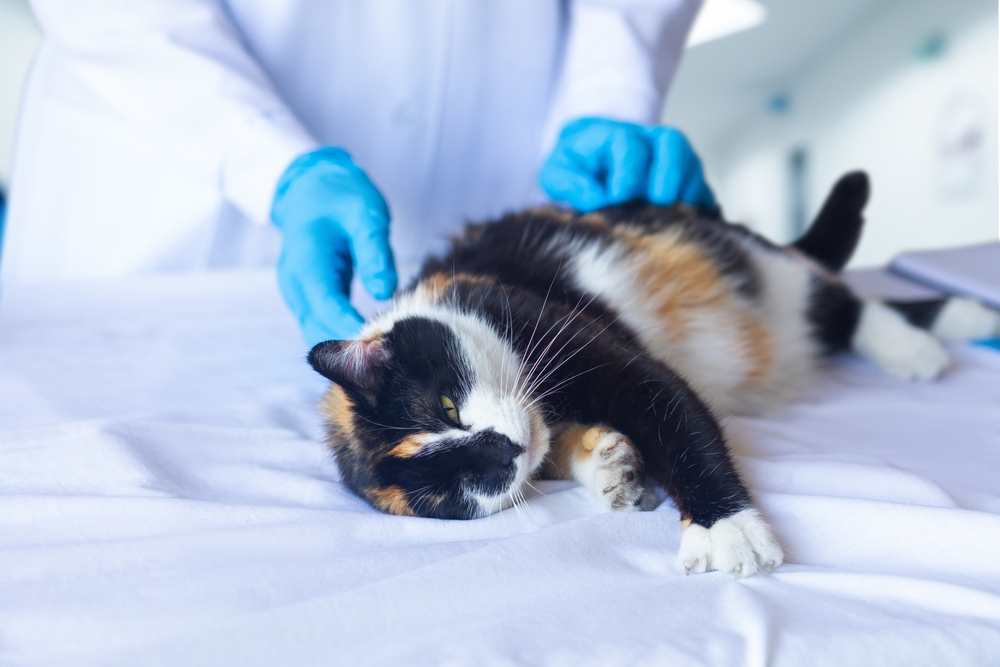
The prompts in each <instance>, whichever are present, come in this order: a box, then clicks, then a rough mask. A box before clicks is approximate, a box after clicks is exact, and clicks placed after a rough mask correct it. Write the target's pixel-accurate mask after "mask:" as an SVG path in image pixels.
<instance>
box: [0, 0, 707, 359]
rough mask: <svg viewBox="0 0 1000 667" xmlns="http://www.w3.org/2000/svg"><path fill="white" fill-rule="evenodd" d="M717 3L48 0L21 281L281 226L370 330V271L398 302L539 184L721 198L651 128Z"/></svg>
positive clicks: (129, 263)
mask: <svg viewBox="0 0 1000 667" xmlns="http://www.w3.org/2000/svg"><path fill="white" fill-rule="evenodd" d="M699 5H700V0H563V1H559V0H479V1H476V2H468V1H461V0H438V1H434V2H431V1H427V2H413V0H363V1H362V0H143V1H142V2H134V1H132V0H92V1H89V2H80V0H33V2H32V6H33V8H34V11H35V14H36V16H37V19H38V21H39V23H40V25H41V26H42V30H43V33H44V40H43V43H42V46H41V49H40V51H39V53H38V55H37V57H36V60H35V62H34V65H33V68H32V71H31V75H30V77H29V81H28V83H27V88H26V92H25V99H24V103H23V108H22V113H21V117H20V118H21V119H20V132H19V139H18V143H17V148H16V160H15V164H14V170H13V177H12V197H11V201H10V209H9V216H10V217H9V221H8V234H7V239H6V244H5V245H6V247H5V253H4V258H3V259H4V261H3V262H2V271H3V280H4V281H5V282H7V281H15V282H26V281H32V280H41V279H46V280H51V279H72V278H81V277H99V276H113V275H127V274H134V273H140V272H151V271H161V270H183V269H194V268H203V267H213V266H215V267H223V266H239V265H248V264H253V263H255V262H256V263H260V262H261V261H262V258H264V257H267V256H268V252H267V248H268V238H267V235H268V234H272V235H275V232H274V229H277V230H278V232H280V237H281V238H280V245H281V252H280V258H279V259H278V277H279V284H280V287H281V291H282V293H283V295H284V297H285V299H286V300H287V302H288V304H289V306H290V307H291V309H292V311H293V312H294V314H295V315H296V317H297V318H298V320H299V322H300V324H301V326H302V330H303V333H304V335H305V338H306V339H307V341H308V342H309V343H310V344H312V343H316V342H318V341H321V340H326V339H331V338H341V339H342V338H348V337H351V336H353V335H354V334H355V333H356V332H357V331H358V329H359V327H360V325H361V323H362V318H361V316H360V315H359V314H358V312H357V311H356V310H355V308H354V306H352V304H351V302H350V300H349V292H350V284H351V280H352V277H353V275H354V274H355V273H357V274H358V275H359V277H360V279H361V282H362V284H363V285H364V287H365V288H366V289H367V291H368V292H369V293H370V294H371V295H373V296H374V297H376V298H379V299H384V298H387V297H389V296H390V295H391V294H392V293H393V291H394V290H395V289H396V287H397V285H398V283H399V277H398V276H399V274H400V273H402V274H403V276H404V277H406V276H409V275H412V274H413V272H414V271H415V270H416V269H417V268H418V266H419V262H420V260H421V258H422V257H423V256H424V255H425V254H426V253H427V252H428V251H431V250H434V249H436V248H439V247H441V243H442V241H443V239H444V238H445V237H446V236H447V235H448V234H449V233H452V232H454V231H455V230H456V228H457V227H458V226H459V225H461V224H462V223H463V222H464V221H467V220H477V219H485V218H488V217H490V216H495V215H497V214H499V213H502V212H503V211H505V210H509V209H512V208H517V207H521V206H525V205H529V204H533V203H538V202H540V201H542V199H543V198H542V196H541V192H540V191H539V189H538V188H539V185H540V186H541V188H542V190H544V192H545V193H546V194H548V196H549V197H551V198H552V199H554V200H556V201H559V202H562V203H565V204H568V205H570V206H573V207H576V208H578V209H581V210H592V209H595V208H599V207H601V206H603V205H606V204H609V203H614V202H619V201H624V200H627V199H631V198H635V197H646V198H649V199H651V200H653V201H656V202H657V203H671V202H674V201H677V200H683V201H687V202H689V203H692V204H698V205H704V206H713V205H714V202H713V199H712V194H711V192H710V191H709V189H708V187H707V186H706V185H705V182H704V179H703V177H702V171H701V164H700V162H699V161H698V158H697V157H696V156H695V154H694V152H693V151H692V150H691V147H690V145H689V144H688V143H687V141H686V139H685V138H684V137H683V136H682V135H681V134H680V133H679V132H677V131H676V130H672V129H668V128H663V127H655V126H653V125H652V124H653V123H655V122H656V121H657V119H658V117H659V113H660V108H661V105H662V102H663V99H664V95H665V93H666V90H667V86H668V84H669V83H670V80H671V77H672V75H673V73H674V70H675V68H676V66H677V62H678V59H679V58H680V55H681V52H682V50H683V47H684V42H685V39H686V36H687V33H688V30H689V29H690V26H691V24H692V22H693V20H694V18H695V15H696V14H697V11H698V9H699ZM546 156H547V157H546ZM390 221H391V225H390ZM269 222H273V223H274V227H269V226H268V223H269ZM271 241H272V246H274V245H276V243H275V242H276V241H277V239H272V240H271ZM274 254H275V253H274V252H273V250H272V252H271V255H270V258H271V261H273V257H274ZM397 267H399V271H398V272H397Z"/></svg>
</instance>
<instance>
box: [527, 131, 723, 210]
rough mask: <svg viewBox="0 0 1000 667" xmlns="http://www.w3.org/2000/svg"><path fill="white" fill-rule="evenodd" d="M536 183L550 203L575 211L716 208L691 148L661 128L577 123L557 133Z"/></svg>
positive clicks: (685, 140)
mask: <svg viewBox="0 0 1000 667" xmlns="http://www.w3.org/2000/svg"><path fill="white" fill-rule="evenodd" d="M538 182H539V184H540V185H541V186H542V189H543V190H545V192H546V193H547V194H548V195H549V196H550V197H552V199H554V200H556V201H560V202H565V203H567V204H569V205H570V206H572V207H573V208H575V209H576V210H578V211H593V210H596V209H599V208H601V207H603V206H609V205H611V204H620V203H622V202H626V201H629V200H630V199H646V200H648V201H650V202H652V203H654V204H660V205H667V204H673V203H676V202H678V201H681V202H684V203H686V204H690V205H691V206H695V207H698V208H702V209H705V210H707V211H714V210H715V208H716V206H715V197H714V196H713V195H712V191H711V190H710V189H709V187H708V184H707V183H705V175H704V173H703V171H702V167H701V160H699V159H698V156H697V155H695V152H694V149H692V148H691V144H690V143H689V142H688V140H687V138H686V137H685V136H684V135H683V134H681V133H680V132H679V131H678V130H675V129H674V128H672V127H665V126H662V125H637V124H636V123H625V122H621V121H616V120H609V119H607V118H581V119H579V120H575V121H573V122H571V123H569V124H568V125H567V126H566V127H564V128H563V130H562V132H560V133H559V139H558V141H557V142H556V145H555V148H553V149H552V153H551V154H550V155H549V157H548V159H547V160H546V161H545V164H544V165H542V169H541V171H540V172H539V174H538Z"/></svg>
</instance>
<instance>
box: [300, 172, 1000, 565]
mask: <svg viewBox="0 0 1000 667" xmlns="http://www.w3.org/2000/svg"><path fill="white" fill-rule="evenodd" d="M867 197H868V181H867V177H866V176H865V175H864V174H861V173H854V174H849V175H847V176H845V177H844V178H843V179H841V181H840V182H839V183H838V184H837V186H836V187H835V188H834V190H833V192H832V194H831V195H830V197H829V199H828V201H827V203H826V204H825V206H824V208H823V210H822V211H821V213H820V215H819V216H818V218H817V220H816V222H815V223H814V224H813V226H812V227H811V228H810V230H809V232H808V233H807V234H806V235H805V236H804V237H803V238H802V239H800V240H799V241H798V242H796V243H795V244H793V245H791V246H789V247H778V246H775V245H773V244H771V243H769V242H768V241H766V240H764V239H763V238H761V237H759V236H757V235H755V234H753V233H752V232H750V231H749V230H747V229H746V228H744V227H741V226H738V225H732V224H728V223H725V222H723V221H721V220H719V219H716V218H713V217H711V216H705V215H698V214H697V213H696V212H694V211H692V210H691V209H689V208H687V207H684V206H672V207H666V208H663V207H657V206H653V205H650V204H645V203H631V204H626V205H622V206H615V207H611V208H607V209H604V210H601V211H598V212H596V213H590V214H586V215H579V214H575V213H571V212H568V211H565V210H560V209H555V208H541V209H533V210H528V211H524V212H521V213H515V214H511V215H507V216H505V217H504V218H502V219H501V220H498V221H496V222H492V223H488V224H483V225H471V226H469V227H468V228H467V229H466V230H465V233H464V234H463V235H462V236H461V237H460V238H458V239H456V240H455V241H454V243H453V246H452V248H451V251H450V252H449V254H448V255H447V256H446V257H444V258H441V259H434V260H431V261H428V262H427V264H426V265H425V266H424V269H423V271H422V273H421V276H420V278H419V280H418V281H417V283H416V284H415V286H414V287H412V288H411V289H409V290H408V291H406V292H405V293H403V294H402V295H400V296H398V297H397V298H396V299H395V301H394V302H393V303H392V305H391V306H390V307H389V309H388V310H387V311H385V312H384V313H382V314H381V315H379V316H378V317H376V318H374V319H373V320H371V321H370V322H369V323H367V325H366V326H365V327H364V330H363V331H362V333H361V335H360V336H359V338H358V340H355V341H330V342H326V343H321V344H320V345H317V346H316V347H315V348H314V349H313V350H312V352H311V353H310V355H309V361H310V363H311V364H312V365H313V367H314V368H315V369H316V370H317V371H318V372H320V373H321V374H323V375H324V376H326V377H327V378H329V379H330V380H332V381H333V383H334V384H333V385H332V386H331V388H330V392H329V393H328V395H327V396H326V397H325V398H324V400H323V402H322V405H321V409H322V411H323V413H324V414H325V416H326V419H327V423H328V432H329V444H330V446H331V447H332V448H333V449H334V450H335V452H336V456H337V462H338V464H339V466H340V469H341V471H342V474H343V480H344V482H345V483H346V484H347V485H348V486H349V487H350V488H351V489H353V490H354V491H355V492H356V493H358V494H359V495H361V496H362V497H364V498H366V499H367V500H368V501H369V502H370V503H371V504H372V505H374V506H375V507H377V508H378V509H381V510H383V511H386V512H391V513H394V514H401V515H416V516H425V517H437V518H461V519H468V518H474V517H480V516H484V515H486V514H489V513H491V512H494V511H497V510H499V509H502V508H504V507H507V506H509V505H510V504H511V503H513V502H514V501H515V499H516V498H518V495H519V493H520V489H521V486H522V485H523V484H524V483H525V482H526V481H527V480H528V479H529V478H530V477H531V476H533V475H539V474H541V475H544V476H548V477H555V478H564V479H575V480H577V481H578V482H580V483H581V484H583V485H585V486H587V487H589V488H590V489H592V490H593V491H594V492H595V493H596V494H597V496H598V498H600V499H601V501H602V502H603V503H604V504H605V505H606V506H607V507H609V508H610V509H615V510H631V509H637V508H640V507H642V506H643V505H644V504H645V501H648V500H649V498H650V494H648V493H646V488H647V487H648V486H650V485H659V486H661V487H663V488H665V489H666V490H667V492H668V493H669V494H670V495H671V496H672V497H673V499H674V501H675V502H676V504H677V508H678V509H679V510H680V513H681V516H682V518H683V520H684V524H683V525H684V526H685V531H684V534H683V537H682V540H681V549H680V559H681V562H682V563H683V565H684V567H685V568H686V569H687V570H688V571H697V572H702V571H704V570H706V569H718V570H724V571H728V572H732V573H734V574H736V575H737V576H741V575H742V576H745V575H749V574H753V573H754V572H756V571H759V570H770V569H772V568H773V567H775V566H777V565H779V564H780V563H781V562H782V560H783V555H782V551H781V548H780V546H779V545H778V543H777V541H776V540H775V538H774V536H773V534H772V532H771V530H770V528H769V527H768V525H767V524H766V523H765V522H764V520H763V519H762V518H761V517H760V515H759V514H758V512H757V510H756V509H755V508H754V505H753V502H752V500H751V498H750V495H749V493H748V492H747V490H746V488H745V487H744V485H743V483H742V482H741V481H740V478H739V475H738V474H737V472H736V470H735V469H734V467H733V463H732V460H731V458H730V455H729V453H728V451H727V449H726V444H725V437H724V435H723V432H722V430H721V429H720V428H719V424H718V422H717V416H720V415H725V414H731V413H752V412H757V411H759V410H760V409H762V408H764V407H766V406H768V405H770V404H773V403H775V402H780V401H786V400H789V399H793V398H795V396H796V394H797V393H798V392H799V391H800V390H801V389H802V388H803V386H805V385H806V383H808V382H809V379H810V377H811V376H812V374H813V373H814V372H815V370H816V369H817V367H818V365H819V363H820V361H821V359H822V358H823V357H824V356H827V355H830V354H833V353H836V352H839V351H846V350H849V349H853V350H855V351H857V352H858V353H860V354H861V355H862V356H864V357H866V358H868V359H870V360H871V361H873V362H874V363H875V364H876V365H878V366H880V367H881V368H883V369H884V370H886V371H887V372H889V373H891V374H893V375H897V376H899V377H902V378H921V379H929V378H933V377H936V376H937V375H939V374H940V373H941V372H942V371H944V370H945V368H946V366H947V365H948V363H949V361H948V355H947V353H946V352H945V350H944V348H943V347H942V346H941V344H940V343H939V342H938V341H937V340H936V339H935V338H934V337H933V336H932V335H931V333H928V331H927V329H929V330H930V331H931V332H938V333H942V334H946V335H947V336H949V337H952V338H955V337H958V338H961V337H966V336H972V335H977V334H987V333H989V332H990V330H995V329H996V328H997V321H998V320H997V316H996V315H995V314H993V313H991V312H990V311H988V310H986V309H984V308H982V307H981V306H978V305H977V304H975V303H972V302H969V301H966V300H950V301H948V302H945V301H935V302H924V303H921V304H916V305H914V304H908V305H898V306H897V307H896V308H893V307H892V306H891V305H886V304H883V303H880V302H877V301H863V300H862V299H860V298H858V297H857V296H855V295H854V294H853V293H852V292H851V291H850V289H848V288H847V287H846V286H845V285H844V283H842V282H841V281H840V280H839V279H838V277H837V275H836V272H837V271H839V270H840V269H841V268H842V267H843V266H844V264H845V263H846V262H847V259H848V258H849V257H850V254H851V253H852V252H853V250H854V247H855V245H856V244H857V241H858V239H859V237H860V231H861V223H862V218H861V211H862V209H863V207H864V205H865V202H866V201H867ZM907 319H908V320H909V322H908V321H907ZM910 322H912V323H913V324H910ZM914 325H916V326H914ZM918 327H922V328H918Z"/></svg>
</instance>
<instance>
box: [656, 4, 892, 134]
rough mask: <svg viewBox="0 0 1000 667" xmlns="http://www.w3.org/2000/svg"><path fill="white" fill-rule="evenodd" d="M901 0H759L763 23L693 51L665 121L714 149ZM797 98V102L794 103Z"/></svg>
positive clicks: (669, 101)
mask: <svg viewBox="0 0 1000 667" xmlns="http://www.w3.org/2000/svg"><path fill="white" fill-rule="evenodd" d="M899 1H900V0H762V2H763V4H765V5H766V6H767V9H768V15H767V20H765V21H764V23H762V24H761V25H760V26H758V27H756V28H752V29H750V30H747V31H745V32H741V33H737V34H735V35H731V36H729V37H724V38H722V39H718V40H715V41H712V42H707V43H704V44H700V45H697V46H694V47H692V48H690V49H688V50H687V51H686V52H685V54H684V59H683V61H682V62H681V66H680V68H679V70H678V72H677V75H676V78H675V79H674V83H673V85H672V87H671V90H670V95H669V97H668V98H667V106H666V109H665V114H664V120H665V122H667V123H668V124H670V125H674V126H677V127H679V128H681V129H682V130H684V132H685V133H687V134H688V135H689V136H690V137H691V140H692V141H693V142H694V144H695V146H696V147H699V150H715V149H716V148H717V147H718V146H719V145H720V144H721V143H722V142H724V141H725V140H726V138H727V137H729V136H731V135H732V133H733V132H735V131H737V130H738V129H739V127H740V125H741V124H742V123H743V122H744V121H746V120H747V119H748V118H750V117H752V116H754V115H757V114H761V113H766V112H767V105H768V101H769V100H770V99H771V98H772V97H773V96H774V95H776V94H780V93H782V92H783V91H784V90H785V89H786V88H787V87H788V86H790V85H791V84H792V83H793V82H794V81H795V80H796V78H798V77H799V76H802V75H803V74H804V73H805V72H806V71H808V70H809V68H810V67H811V66H812V65H813V64H814V63H816V62H817V61H818V60H820V59H821V58H822V57H823V55H824V54H825V53H826V52H827V51H829V50H831V49H832V48H833V47H834V45H835V44H836V42H837V41H838V40H839V39H840V38H841V37H842V36H843V35H844V34H846V33H849V32H850V31H852V30H853V29H854V28H855V27H856V26H858V25H859V24H861V23H862V22H864V21H865V19H866V17H867V16H868V15H869V14H871V13H872V12H875V11H877V10H878V9H881V8H883V7H884V6H886V5H888V4H890V3H892V2H899ZM793 103H794V100H793Z"/></svg>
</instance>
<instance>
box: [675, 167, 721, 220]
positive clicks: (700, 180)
mask: <svg viewBox="0 0 1000 667" xmlns="http://www.w3.org/2000/svg"><path fill="white" fill-rule="evenodd" d="M680 200H681V201H682V202H684V203H686V204H690V205H691V206H694V207H695V208H700V209H704V210H706V211H714V210H715V195H713V194H712V189H711V188H710V187H708V183H707V182H705V172H704V167H702V165H701V162H698V163H697V164H696V166H695V170H694V173H693V174H692V175H691V176H689V177H688V179H687V184H686V185H685V186H684V189H683V191H682V192H681V196H680Z"/></svg>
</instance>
